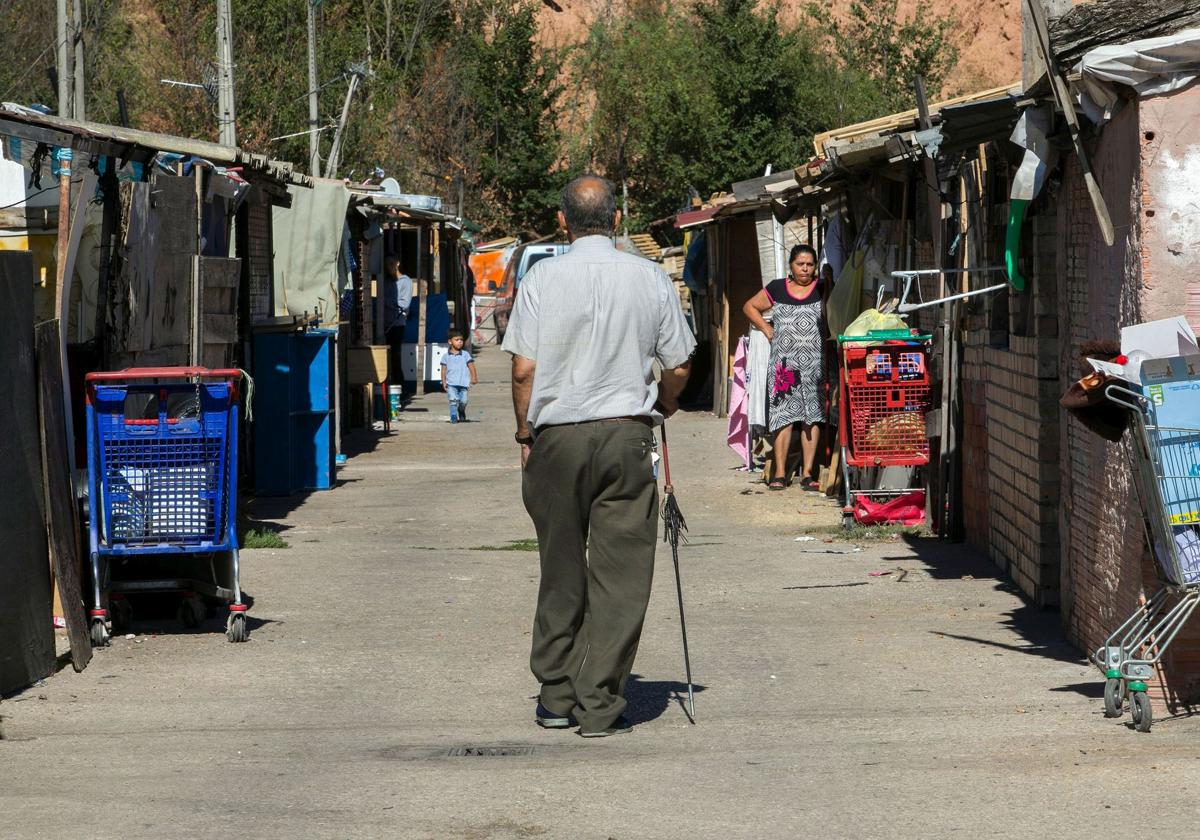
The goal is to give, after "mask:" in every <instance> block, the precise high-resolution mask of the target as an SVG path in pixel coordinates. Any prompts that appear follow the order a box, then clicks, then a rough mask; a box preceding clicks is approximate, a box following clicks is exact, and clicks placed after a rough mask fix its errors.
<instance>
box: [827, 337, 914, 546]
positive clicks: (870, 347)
mask: <svg viewBox="0 0 1200 840" xmlns="http://www.w3.org/2000/svg"><path fill="white" fill-rule="evenodd" d="M930 341H931V336H928V335H920V334H917V333H916V332H915V331H909V330H888V331H875V332H871V333H868V334H867V335H865V336H848V335H843V336H839V337H838V356H839V359H840V362H841V368H842V370H841V377H840V379H841V411H840V412H839V420H838V426H839V433H840V439H841V446H842V478H843V483H844V485H845V488H846V497H845V505H844V506H843V508H842V514H843V523H844V524H846V525H850V524H852V523H853V522H859V523H868V522H870V523H876V522H889V521H890V522H903V523H906V524H911V523H912V522H913V520H915V519H917V518H918V516H919V517H923V515H924V506H925V492H924V489H923V488H922V487H908V488H901V489H888V490H883V489H861V488H856V487H855V484H854V482H853V481H852V477H851V468H854V472H855V474H856V475H857V476H858V477H861V476H862V474H863V471H864V470H868V469H871V468H879V467H924V466H927V465H928V464H929V438H928V437H927V435H926V433H925V414H926V413H927V412H928V411H929V409H930V407H931V399H932V391H931V381H930V376H929V347H930Z"/></svg>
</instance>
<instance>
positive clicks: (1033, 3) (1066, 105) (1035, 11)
mask: <svg viewBox="0 0 1200 840" xmlns="http://www.w3.org/2000/svg"><path fill="white" fill-rule="evenodd" d="M1025 3H1026V5H1027V6H1028V8H1029V12H1030V15H1031V16H1032V18H1033V26H1034V29H1035V30H1036V35H1037V43H1038V49H1040V50H1041V52H1042V60H1043V61H1044V62H1045V63H1046V75H1047V76H1049V77H1050V87H1051V89H1052V90H1053V91H1054V99H1055V101H1056V102H1058V107H1059V108H1060V109H1061V110H1062V112H1063V116H1064V117H1066V119H1067V127H1068V128H1069V129H1070V131H1071V143H1072V145H1074V147H1075V157H1076V158H1078V159H1079V166H1080V168H1081V169H1083V182H1084V183H1085V184H1086V185H1087V190H1088V195H1089V196H1090V197H1091V199H1092V210H1093V211H1095V213H1096V222H1097V224H1099V226H1100V233H1101V234H1102V235H1103V236H1104V244H1105V245H1112V244H1113V240H1114V238H1115V233H1114V231H1113V223H1112V217H1111V216H1109V214H1108V205H1106V204H1105V203H1104V194H1103V193H1101V192H1100V185H1099V184H1098V183H1096V176H1095V175H1094V174H1093V173H1092V166H1091V163H1089V162H1088V156H1087V152H1086V151H1085V150H1084V148H1083V139H1082V138H1081V137H1080V133H1079V117H1078V116H1076V114H1075V99H1074V97H1072V96H1071V93H1070V91H1068V90H1067V83H1066V81H1065V80H1064V79H1063V76H1062V72H1061V71H1060V69H1059V66H1058V62H1057V60H1056V59H1055V56H1054V50H1053V49H1051V47H1050V32H1049V27H1048V24H1047V23H1046V12H1045V10H1044V9H1043V8H1042V0H1025Z"/></svg>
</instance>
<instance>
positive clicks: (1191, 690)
mask: <svg viewBox="0 0 1200 840" xmlns="http://www.w3.org/2000/svg"><path fill="white" fill-rule="evenodd" d="M1164 98H1166V97H1164ZM1198 101H1200V100H1198ZM1156 110H1157V111H1158V113H1159V118H1160V119H1162V120H1165V121H1166V122H1167V123H1171V122H1172V120H1171V117H1170V111H1169V109H1168V110H1167V111H1164V110H1163V109H1162V108H1158V109H1156ZM1140 111H1141V108H1140V107H1135V106H1133V105H1131V106H1130V107H1127V108H1125V109H1124V110H1123V111H1121V112H1120V114H1118V116H1117V117H1116V118H1115V119H1114V120H1113V121H1112V123H1110V124H1109V125H1108V126H1107V127H1106V128H1105V130H1104V132H1103V133H1102V134H1101V136H1100V138H1099V141H1098V143H1097V145H1096V149H1095V151H1094V154H1093V166H1094V170H1095V172H1096V176H1097V179H1098V180H1099V182H1100V185H1101V189H1102V190H1103V192H1104V195H1105V197H1106V198H1107V203H1108V208H1109V212H1110V214H1111V215H1112V219H1113V224H1114V227H1115V229H1116V231H1117V241H1116V243H1115V244H1114V246H1113V247H1111V248H1109V247H1106V246H1105V245H1104V243H1103V241H1102V240H1101V238H1100V234H1099V231H1098V230H1097V228H1096V224H1095V217H1094V214H1093V212H1092V208H1091V203H1090V201H1089V199H1088V195H1087V190H1086V188H1085V187H1084V184H1083V179H1082V177H1081V174H1080V171H1079V168H1078V166H1077V165H1076V164H1075V163H1074V161H1070V162H1068V163H1067V165H1066V167H1065V169H1066V171H1065V175H1064V179H1063V183H1062V200H1061V214H1062V220H1063V224H1062V226H1061V228H1060V245H1061V247H1060V265H1059V270H1060V276H1061V277H1062V281H1063V282H1062V284H1061V287H1060V296H1059V301H1060V307H1061V310H1062V313H1063V323H1062V330H1063V338H1064V341H1063V342H1062V348H1061V353H1060V365H1061V372H1062V384H1063V387H1064V388H1065V387H1066V385H1067V384H1069V382H1070V381H1071V380H1073V379H1074V378H1077V377H1078V376H1079V373H1080V363H1079V355H1080V345H1081V344H1082V343H1083V342H1085V341H1088V340H1091V339H1098V338H1105V339H1117V338H1119V336H1120V328H1121V327H1122V326H1124V325H1128V324H1133V323H1137V322H1139V321H1142V320H1147V319H1149V318H1151V317H1164V316H1165V315H1167V314H1180V311H1181V308H1182V302H1183V299H1184V296H1183V294H1182V293H1181V288H1182V289H1186V288H1187V284H1188V282H1189V281H1190V280H1191V276H1190V273H1187V272H1183V273H1178V274H1173V273H1172V272H1169V271H1159V272H1157V273H1156V274H1151V273H1144V272H1145V266H1146V264H1147V262H1148V261H1153V257H1154V253H1153V249H1149V250H1148V248H1147V244H1146V243H1145V242H1143V232H1144V230H1145V228H1146V227H1147V226H1148V225H1150V224H1154V223H1153V222H1152V221H1151V220H1152V219H1153V218H1155V217H1149V218H1146V217H1144V215H1143V213H1144V210H1145V209H1146V207H1145V201H1146V199H1147V196H1146V195H1145V193H1144V183H1145V180H1146V179H1145V177H1144V176H1145V174H1146V173H1147V172H1152V171H1154V170H1155V169H1156V168H1157V167H1158V166H1159V165H1160V161H1159V160H1157V159H1156V156H1154V155H1153V154H1147V150H1146V144H1145V140H1144V137H1143V136H1139V135H1142V134H1143V129H1145V128H1146V126H1145V125H1141V124H1140V120H1141V119H1142V118H1143V116H1142V114H1141V113H1140ZM1178 113H1180V114H1181V113H1182V112H1178ZM1170 127H1171V126H1170V125H1164V126H1161V127H1160V128H1158V129H1157V130H1156V131H1155V132H1154V134H1155V135H1156V136H1161V134H1162V132H1163V131H1165V130H1169V129H1170ZM1174 128H1175V130H1176V131H1177V132H1180V133H1186V132H1187V128H1186V121H1182V120H1181V121H1180V122H1179V123H1177V124H1175V125H1174ZM1139 148H1141V154H1140V155H1139ZM1156 215H1157V214H1156ZM1151 241H1153V240H1151ZM1151 278H1153V281H1154V282H1153V283H1147V282H1146V281H1147V280H1148V279H1151ZM1168 310H1171V311H1168ZM1061 438H1062V444H1063V448H1064V454H1065V457H1064V459H1063V461H1062V507H1061V512H1060V522H1061V526H1062V535H1063V539H1062V567H1061V568H1062V596H1063V597H1062V615H1063V624H1064V626H1065V628H1066V631H1067V634H1068V636H1069V637H1070V638H1071V640H1072V641H1073V642H1075V643H1076V644H1077V645H1079V647H1080V648H1082V649H1083V650H1084V651H1086V652H1089V653H1090V652H1091V651H1093V650H1094V649H1096V648H1097V647H1099V646H1100V645H1101V644H1103V642H1104V640H1105V638H1106V637H1107V635H1108V634H1109V633H1111V632H1112V631H1113V630H1114V629H1116V627H1117V626H1118V625H1119V624H1120V623H1121V622H1122V621H1123V620H1124V619H1125V618H1126V617H1128V616H1129V615H1130V614H1131V613H1132V612H1133V611H1134V609H1135V608H1136V607H1137V605H1138V604H1139V603H1140V601H1141V599H1143V598H1144V597H1146V596H1148V595H1150V594H1152V593H1153V592H1154V591H1155V590H1156V589H1157V588H1158V583H1157V578H1156V574H1155V570H1154V564H1153V561H1152V559H1151V557H1150V555H1149V552H1148V551H1147V549H1146V542H1145V537H1144V532H1143V526H1142V513H1141V508H1140V507H1139V503H1138V499H1137V497H1136V495H1135V493H1134V490H1133V486H1132V482H1131V479H1130V475H1131V469H1132V465H1131V462H1130V454H1131V446H1130V441H1129V436H1128V435H1127V436H1126V438H1125V439H1124V440H1123V441H1122V442H1121V443H1119V444H1112V443H1109V442H1107V441H1105V440H1103V439H1101V438H1099V437H1097V436H1096V435H1094V434H1092V433H1091V432H1089V431H1087V430H1086V429H1085V428H1084V427H1083V426H1082V425H1080V424H1079V423H1078V422H1076V421H1075V420H1074V419H1072V418H1069V417H1068V418H1067V419H1065V420H1064V422H1063V424H1062V434H1061ZM1150 693H1151V697H1152V699H1153V701H1154V703H1155V705H1156V706H1157V707H1159V709H1160V710H1161V708H1162V707H1163V706H1167V707H1177V706H1179V705H1186V704H1188V703H1190V702H1193V701H1194V700H1196V699H1197V696H1200V626H1198V625H1197V623H1196V622H1193V623H1192V624H1191V626H1190V627H1189V628H1187V629H1185V630H1184V632H1183V633H1182V634H1181V635H1180V637H1179V638H1177V639H1176V641H1175V643H1174V645H1173V647H1172V648H1171V650H1170V652H1169V653H1168V655H1167V657H1166V658H1165V660H1164V662H1163V667H1162V668H1160V669H1159V672H1158V673H1157V675H1156V677H1155V679H1154V680H1153V681H1151V692H1150Z"/></svg>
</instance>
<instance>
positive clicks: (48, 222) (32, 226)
mask: <svg viewBox="0 0 1200 840" xmlns="http://www.w3.org/2000/svg"><path fill="white" fill-rule="evenodd" d="M56 227H58V208H57V207H9V208H7V209H5V210H0V230H53V229H54V228H56Z"/></svg>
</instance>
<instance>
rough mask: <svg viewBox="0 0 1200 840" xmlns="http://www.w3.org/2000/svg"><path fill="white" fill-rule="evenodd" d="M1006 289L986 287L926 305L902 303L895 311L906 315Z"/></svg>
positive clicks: (1005, 287)
mask: <svg viewBox="0 0 1200 840" xmlns="http://www.w3.org/2000/svg"><path fill="white" fill-rule="evenodd" d="M1007 288H1008V283H998V284H997V285H995V286H988V287H987V288H986V289H976V290H975V291H973V292H962V293H961V294H957V295H950V296H949V297H944V298H938V299H937V300H931V301H929V302H928V303H902V304H900V305H899V306H898V307H896V311H897V312H902V313H905V314H907V313H909V312H916V311H917V310H918V309H926V308H928V307H930V306H941V305H942V304H943V303H951V302H953V301H956V300H963V299H964V298H969V297H975V295H986V294H989V293H990V292H998V291H1000V290H1001V289H1007Z"/></svg>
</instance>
